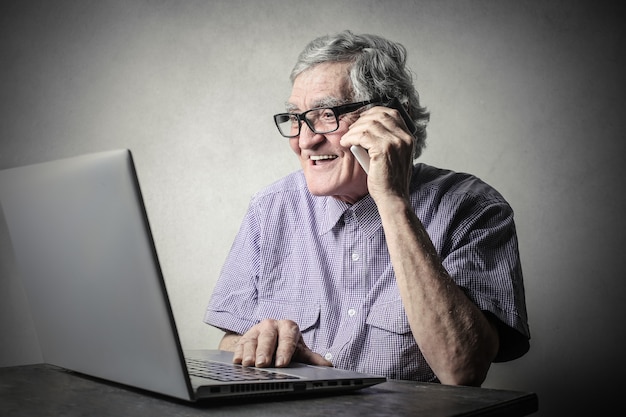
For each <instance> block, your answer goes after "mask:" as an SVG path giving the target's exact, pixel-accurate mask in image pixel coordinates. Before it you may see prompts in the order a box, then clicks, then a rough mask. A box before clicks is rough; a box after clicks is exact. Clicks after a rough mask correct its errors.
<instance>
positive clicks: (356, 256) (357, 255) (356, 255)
mask: <svg viewBox="0 0 626 417" xmlns="http://www.w3.org/2000/svg"><path fill="white" fill-rule="evenodd" d="M359 258H360V256H359V254H358V253H356V252H354V253H353V254H352V260H353V261H358V260H359Z"/></svg>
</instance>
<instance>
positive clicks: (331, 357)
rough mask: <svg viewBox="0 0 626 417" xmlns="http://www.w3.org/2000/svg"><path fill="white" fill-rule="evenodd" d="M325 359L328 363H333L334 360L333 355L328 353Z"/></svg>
mask: <svg viewBox="0 0 626 417" xmlns="http://www.w3.org/2000/svg"><path fill="white" fill-rule="evenodd" d="M324 359H326V360H327V361H331V360H332V359H333V354H332V353H330V352H328V353H327V354H326V355H324Z"/></svg>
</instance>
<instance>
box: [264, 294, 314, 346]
mask: <svg viewBox="0 0 626 417" xmlns="http://www.w3.org/2000/svg"><path fill="white" fill-rule="evenodd" d="M255 318H256V319H257V320H258V321H261V320H264V319H274V320H293V321H295V322H296V323H298V327H300V332H301V333H302V335H303V336H304V335H305V333H310V332H312V331H314V330H315V329H316V328H317V327H318V325H319V320H320V306H319V304H313V305H312V304H308V303H306V304H305V303H299V302H286V301H274V300H259V303H258V305H257V308H256V311H255ZM305 342H306V338H305Z"/></svg>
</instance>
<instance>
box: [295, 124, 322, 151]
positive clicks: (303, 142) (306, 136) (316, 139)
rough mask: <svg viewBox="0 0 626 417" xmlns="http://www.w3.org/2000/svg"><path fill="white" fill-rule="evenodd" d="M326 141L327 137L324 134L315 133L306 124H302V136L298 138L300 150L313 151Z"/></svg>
mask: <svg viewBox="0 0 626 417" xmlns="http://www.w3.org/2000/svg"><path fill="white" fill-rule="evenodd" d="M325 139H326V137H325V136H324V135H323V134H321V133H315V132H313V131H312V130H311V128H310V127H309V126H308V125H307V124H306V123H303V124H302V127H301V128H300V136H298V144H299V146H300V149H313V148H315V147H316V146H318V145H319V144H320V143H322V142H323V141H324V140H325Z"/></svg>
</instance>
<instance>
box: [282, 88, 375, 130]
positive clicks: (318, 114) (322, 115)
mask: <svg viewBox="0 0 626 417" xmlns="http://www.w3.org/2000/svg"><path fill="white" fill-rule="evenodd" d="M381 103H382V101H381V99H380V98H375V99H372V100H367V101H359V102H358V103H348V104H342V105H340V106H335V107H317V108H314V109H311V110H307V111H305V112H304V113H300V114H297V113H279V114H275V115H274V123H276V127H277V128H278V131H279V132H280V134H281V135H283V136H284V137H286V138H295V137H296V136H299V135H300V129H301V128H302V122H303V121H304V122H305V123H306V124H307V126H308V127H309V129H311V131H312V132H313V133H321V134H323V133H331V132H334V131H336V130H337V129H339V116H341V115H343V114H346V113H352V112H353V111H356V110H358V109H360V108H361V107H364V106H367V105H368V104H381Z"/></svg>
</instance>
